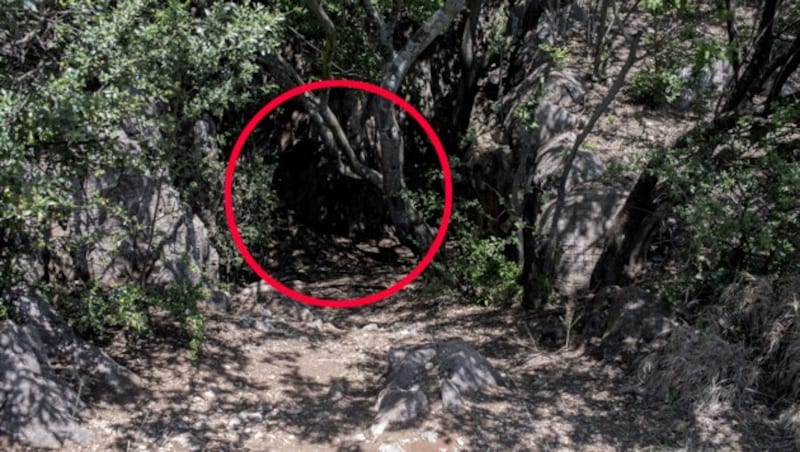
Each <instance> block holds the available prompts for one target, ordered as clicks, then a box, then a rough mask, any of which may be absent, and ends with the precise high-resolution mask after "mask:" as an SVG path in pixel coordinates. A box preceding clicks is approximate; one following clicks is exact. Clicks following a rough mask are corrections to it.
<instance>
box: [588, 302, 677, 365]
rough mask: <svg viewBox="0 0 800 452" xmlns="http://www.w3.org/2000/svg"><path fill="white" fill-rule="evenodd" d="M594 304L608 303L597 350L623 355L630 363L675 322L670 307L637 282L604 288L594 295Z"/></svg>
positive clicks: (609, 356)
mask: <svg viewBox="0 0 800 452" xmlns="http://www.w3.org/2000/svg"><path fill="white" fill-rule="evenodd" d="M594 304H596V305H597V307H598V308H600V309H603V308H604V307H606V306H607V317H606V319H605V322H604V323H605V328H604V331H603V335H602V338H601V342H600V348H599V350H598V351H597V352H598V355H601V356H602V357H604V358H606V359H616V358H622V360H623V361H624V362H627V363H630V362H632V361H633V359H634V358H635V357H636V356H637V355H639V354H641V353H642V352H645V351H647V350H648V348H649V346H650V345H651V344H652V343H653V341H655V340H656V339H657V338H659V337H663V336H664V335H665V334H667V333H669V331H671V330H672V329H673V328H674V327H675V326H676V323H675V321H674V320H672V318H671V316H670V311H669V309H668V308H667V307H666V306H665V305H664V304H663V303H660V302H659V301H658V300H657V299H656V298H655V297H654V296H653V295H652V294H650V293H648V292H646V291H644V290H642V289H640V288H638V287H636V286H627V287H624V288H620V287H618V286H609V287H607V288H604V289H603V290H601V291H600V292H599V293H598V294H597V295H596V296H595V299H594Z"/></svg>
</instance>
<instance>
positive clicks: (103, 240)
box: [51, 170, 219, 287]
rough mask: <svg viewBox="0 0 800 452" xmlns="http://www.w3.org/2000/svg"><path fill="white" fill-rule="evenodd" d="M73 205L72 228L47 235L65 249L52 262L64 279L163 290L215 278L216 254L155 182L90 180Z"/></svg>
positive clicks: (128, 174) (174, 196) (115, 175)
mask: <svg viewBox="0 0 800 452" xmlns="http://www.w3.org/2000/svg"><path fill="white" fill-rule="evenodd" d="M75 198H76V204H77V206H78V207H77V208H76V210H75V212H74V213H73V215H72V217H71V219H70V221H69V222H68V223H67V224H65V225H58V224H56V225H54V226H53V229H52V232H51V236H52V238H53V241H54V243H55V244H56V245H55V246H54V249H56V250H70V252H63V251H56V253H54V254H55V255H54V257H53V263H54V264H55V267H56V270H57V271H60V272H62V273H63V274H64V276H65V277H66V279H67V280H73V279H86V280H90V281H93V282H94V283H96V284H98V285H100V286H103V287H114V286H117V285H119V284H121V283H123V282H128V281H140V282H143V283H145V284H147V285H157V286H165V285H172V284H180V283H191V284H198V283H200V281H201V279H202V276H203V275H204V274H205V275H207V276H210V277H216V274H217V271H218V267H219V255H218V254H217V251H216V250H215V249H214V247H213V246H212V245H211V243H210V240H209V235H208V231H207V230H206V227H205V225H204V224H203V222H202V221H201V220H200V218H198V217H197V216H196V215H193V214H192V213H191V211H190V210H189V208H188V207H187V206H186V205H185V204H184V203H183V202H182V201H181V199H180V195H179V193H178V191H177V190H176V189H175V188H174V187H172V186H170V185H169V184H167V183H166V182H163V181H161V180H160V179H159V178H157V177H155V176H150V175H147V174H143V173H141V172H139V171H137V170H126V171H119V172H112V173H106V174H102V175H96V176H91V177H89V178H88V179H86V180H85V181H84V182H82V183H79V184H77V186H76V195H75ZM73 244H76V245H75V246H73Z"/></svg>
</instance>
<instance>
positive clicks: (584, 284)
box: [539, 167, 625, 296]
mask: <svg viewBox="0 0 800 452" xmlns="http://www.w3.org/2000/svg"><path fill="white" fill-rule="evenodd" d="M578 168H579V167H576V169H578ZM552 198H553V200H552V201H550V202H549V203H547V204H545V206H544V208H543V210H542V214H541V216H540V218H539V221H540V226H541V229H542V230H543V231H549V230H550V225H551V224H552V221H553V215H554V211H555V197H552ZM624 202H625V194H624V193H623V192H622V191H621V190H618V189H616V188H613V187H607V186H603V185H598V184H583V185H581V186H579V187H576V188H574V189H573V190H572V191H570V192H568V193H567V195H566V198H565V200H564V208H563V210H562V212H561V216H560V218H559V224H558V228H559V234H560V236H559V237H560V239H561V258H560V260H559V263H558V270H557V276H558V278H557V280H556V288H557V289H558V291H559V293H561V294H562V295H566V296H573V295H576V294H578V293H579V292H581V291H584V290H586V289H588V288H589V284H590V282H591V277H592V272H593V271H594V268H595V266H596V265H597V262H598V260H599V259H600V255H601V254H602V252H603V246H604V244H605V239H606V234H607V233H608V230H609V228H610V227H611V225H612V223H613V219H614V217H615V216H616V214H617V212H618V211H619V209H621V208H622V205H623V204H624Z"/></svg>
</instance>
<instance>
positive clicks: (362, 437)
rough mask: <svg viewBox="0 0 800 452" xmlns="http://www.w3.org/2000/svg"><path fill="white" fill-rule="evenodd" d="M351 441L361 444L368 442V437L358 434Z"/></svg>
mask: <svg viewBox="0 0 800 452" xmlns="http://www.w3.org/2000/svg"><path fill="white" fill-rule="evenodd" d="M350 440H351V441H355V442H359V443H360V442H364V441H366V440H367V435H365V434H363V433H356V434H355V435H353V436H351V437H350Z"/></svg>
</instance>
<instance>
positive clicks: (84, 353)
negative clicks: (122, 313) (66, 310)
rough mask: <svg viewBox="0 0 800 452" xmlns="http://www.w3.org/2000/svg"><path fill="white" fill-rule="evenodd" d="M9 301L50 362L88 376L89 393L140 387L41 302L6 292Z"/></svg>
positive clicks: (123, 391) (129, 390) (123, 392)
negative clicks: (34, 333)
mask: <svg viewBox="0 0 800 452" xmlns="http://www.w3.org/2000/svg"><path fill="white" fill-rule="evenodd" d="M4 297H5V299H6V301H7V302H8V303H9V304H10V305H11V307H12V308H13V310H14V317H15V318H16V319H18V320H19V322H20V324H21V325H25V326H26V327H30V328H31V329H33V330H34V331H35V332H36V334H37V336H38V337H39V340H40V341H41V344H42V345H43V347H40V348H39V350H42V351H43V353H45V355H46V356H47V358H48V359H52V360H57V361H59V362H66V363H69V365H71V366H72V367H73V368H75V369H76V370H77V371H79V373H80V374H82V375H87V376H89V377H90V378H89V379H87V381H86V384H87V387H88V389H90V390H95V389H97V390H102V393H103V394H104V395H106V396H108V397H120V396H125V395H129V394H131V393H132V392H134V391H135V390H136V389H137V387H138V386H139V384H140V383H139V378H138V377H137V376H136V375H135V374H134V373H133V372H131V371H130V370H128V369H126V368H125V367H123V366H121V365H119V364H118V363H117V362H116V361H114V360H113V359H112V358H111V357H110V356H108V355H107V354H106V353H105V352H104V351H103V350H101V349H100V348H98V347H96V346H94V345H92V344H90V343H88V342H86V341H84V340H82V339H80V338H79V337H78V336H76V335H75V332H74V331H72V329H71V328H70V327H69V325H67V324H66V322H64V320H63V319H62V318H61V317H60V316H59V315H58V314H57V313H56V312H55V311H53V308H51V307H50V305H49V304H47V303H46V302H45V301H43V300H42V299H40V298H38V297H36V296H34V295H28V294H21V293H7V294H5V295H4Z"/></svg>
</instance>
